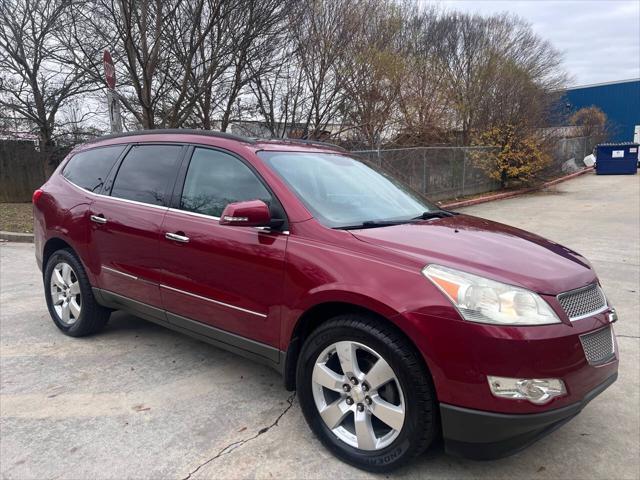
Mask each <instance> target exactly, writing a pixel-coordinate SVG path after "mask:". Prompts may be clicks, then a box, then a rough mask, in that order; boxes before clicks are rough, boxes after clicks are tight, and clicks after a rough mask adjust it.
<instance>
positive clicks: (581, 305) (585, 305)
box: [558, 283, 607, 320]
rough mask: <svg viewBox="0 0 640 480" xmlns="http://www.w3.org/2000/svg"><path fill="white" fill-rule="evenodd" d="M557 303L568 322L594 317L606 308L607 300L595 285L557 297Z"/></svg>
mask: <svg viewBox="0 0 640 480" xmlns="http://www.w3.org/2000/svg"><path fill="white" fill-rule="evenodd" d="M558 302H560V306H561V307H562V309H563V310H564V312H565V313H566V314H567V316H568V317H569V320H578V319H579V318H584V317H588V316H589V315H595V314H596V313H599V312H601V311H603V310H604V309H606V308H607V299H606V298H605V296H604V293H603V292H602V289H601V288H600V287H599V286H598V285H597V284H595V283H593V284H591V285H587V286H586V287H582V288H578V289H577V290H571V291H569V292H564V293H561V294H560V295H558Z"/></svg>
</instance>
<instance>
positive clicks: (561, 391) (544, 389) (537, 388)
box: [487, 376, 567, 405]
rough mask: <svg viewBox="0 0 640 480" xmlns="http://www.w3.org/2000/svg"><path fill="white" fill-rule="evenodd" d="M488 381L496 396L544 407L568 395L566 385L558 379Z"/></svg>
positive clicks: (495, 378)
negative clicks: (527, 401) (553, 400)
mask: <svg viewBox="0 0 640 480" xmlns="http://www.w3.org/2000/svg"><path fill="white" fill-rule="evenodd" d="M487 380H489V388H490V389H491V393H492V394H493V395H494V396H496V397H501V398H510V399H513V400H519V399H522V400H529V401H530V402H531V403H535V404H536V405H543V404H545V403H548V402H550V401H551V400H552V399H554V398H555V397H561V396H562V395H565V394H566V393H567V390H566V388H565V387H564V383H563V382H562V380H560V379H558V378H532V379H527V378H506V377H492V376H488V377H487Z"/></svg>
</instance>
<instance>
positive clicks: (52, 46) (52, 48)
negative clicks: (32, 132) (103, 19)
mask: <svg viewBox="0 0 640 480" xmlns="http://www.w3.org/2000/svg"><path fill="white" fill-rule="evenodd" d="M68 6H69V2H66V1H64V0H48V1H45V0H2V2H1V3H0V105H1V106H2V107H3V108H4V109H7V110H9V111H12V112H15V113H16V114H18V115H20V116H21V117H23V118H24V119H26V120H27V121H29V122H30V123H32V124H33V125H35V126H36V128H37V131H38V136H39V139H40V145H41V149H42V150H43V151H44V152H45V153H46V152H50V151H51V150H52V147H53V144H54V141H53V139H54V129H55V125H56V115H57V114H58V112H59V110H60V108H61V107H62V106H63V105H64V104H65V102H67V101H68V100H69V99H71V98H72V97H74V96H77V95H80V94H84V93H86V92H88V91H92V90H95V85H94V84H92V83H90V82H89V81H88V79H87V77H86V75H85V73H84V71H83V70H82V69H79V68H77V67H76V66H75V65H74V64H73V63H69V62H64V61H61V60H60V58H61V57H64V56H66V53H67V51H66V48H65V47H64V45H62V44H60V42H58V41H57V38H56V33H57V32H58V31H60V30H63V29H65V28H67V27H68V25H67V24H66V22H65V15H64V12H65V9H67V8H68ZM51 158H52V157H51V156H50V155H45V159H46V162H45V165H44V171H45V174H49V173H50V172H51V171H52V167H53V166H54V165H52V164H51V163H50V160H51Z"/></svg>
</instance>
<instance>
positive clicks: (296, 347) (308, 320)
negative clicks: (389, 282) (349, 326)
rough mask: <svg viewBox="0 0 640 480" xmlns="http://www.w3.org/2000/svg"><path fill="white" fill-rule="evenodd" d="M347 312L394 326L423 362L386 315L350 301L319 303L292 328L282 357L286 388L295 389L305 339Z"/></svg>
mask: <svg viewBox="0 0 640 480" xmlns="http://www.w3.org/2000/svg"><path fill="white" fill-rule="evenodd" d="M347 313H360V314H363V315H365V316H367V317H369V318H370V319H371V320H372V321H373V322H381V323H384V324H385V325H391V326H392V328H394V329H395V330H396V331H397V332H398V333H400V334H401V335H403V336H404V337H405V338H406V339H407V341H408V343H409V344H410V345H412V346H413V347H414V349H415V351H416V353H417V355H418V358H420V359H422V361H423V362H424V359H423V358H422V354H420V352H419V351H418V349H417V347H416V346H415V344H414V343H413V342H412V341H411V339H410V338H409V337H407V335H406V334H405V333H404V332H403V331H402V330H401V329H400V328H398V327H397V326H396V325H395V324H394V323H393V322H391V321H390V320H389V319H387V318H386V317H384V316H382V315H380V314H379V313H376V312H374V311H373V310H369V309H368V308H364V307H360V306H359V305H354V304H351V303H344V302H328V303H321V304H319V305H315V306H314V307H312V308H310V309H309V310H307V311H306V312H304V313H303V314H302V316H301V317H300V319H299V320H298V323H297V324H296V326H295V328H294V330H293V334H292V335H291V341H290V342H289V348H288V349H287V352H286V358H285V359H284V362H285V363H284V366H283V374H284V383H285V387H286V389H287V390H289V391H293V390H295V389H296V368H297V364H298V356H299V354H300V350H301V349H302V345H304V342H305V340H306V339H307V338H308V337H309V335H311V333H312V332H313V331H314V330H315V329H316V328H318V327H319V326H320V325H322V324H323V323H324V322H326V321H328V320H330V319H332V318H333V317H336V316H337V315H342V314H347ZM424 367H425V369H426V371H427V372H428V374H429V375H430V374H431V372H429V368H428V367H427V365H426V362H424Z"/></svg>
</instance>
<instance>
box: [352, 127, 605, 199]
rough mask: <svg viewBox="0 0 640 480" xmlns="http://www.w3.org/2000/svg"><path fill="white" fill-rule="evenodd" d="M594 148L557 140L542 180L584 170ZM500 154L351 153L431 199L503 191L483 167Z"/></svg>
mask: <svg viewBox="0 0 640 480" xmlns="http://www.w3.org/2000/svg"><path fill="white" fill-rule="evenodd" d="M591 148H593V145H592V144H591V142H590V139H589V138H588V137H579V138H562V139H557V140H556V141H555V144H554V145H553V147H552V151H553V152H554V153H553V155H552V159H553V160H552V162H551V163H550V164H549V165H548V166H547V167H546V168H545V169H544V171H542V172H541V174H540V177H541V178H542V179H546V178H550V177H553V176H559V175H561V174H562V173H570V172H571V171H575V170H577V169H579V168H582V167H583V166H584V165H583V162H582V160H583V158H584V157H585V156H586V155H588V154H589V153H591ZM498 151H499V149H498V148H497V147H415V148H396V149H387V150H359V151H354V152H351V153H354V154H356V155H358V156H359V157H361V158H364V159H366V160H368V161H369V163H371V164H373V165H374V166H375V167H377V168H379V169H380V170H382V171H384V172H386V173H388V174H390V175H392V176H394V177H396V178H398V179H399V180H401V181H402V182H404V183H406V184H408V185H410V186H411V187H412V188H413V189H415V190H416V191H418V192H420V193H422V194H424V195H426V196H427V197H428V198H430V199H431V200H445V199H452V198H459V197H465V196H469V195H476V194H480V193H484V192H490V191H493V190H498V189H500V182H498V181H496V180H493V179H491V178H489V176H488V175H487V173H486V171H485V170H484V169H483V168H482V167H481V165H482V164H483V163H487V162H489V161H490V159H491V157H492V156H494V155H495V154H496V153H497V152H498Z"/></svg>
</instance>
